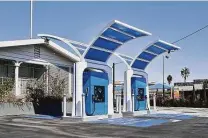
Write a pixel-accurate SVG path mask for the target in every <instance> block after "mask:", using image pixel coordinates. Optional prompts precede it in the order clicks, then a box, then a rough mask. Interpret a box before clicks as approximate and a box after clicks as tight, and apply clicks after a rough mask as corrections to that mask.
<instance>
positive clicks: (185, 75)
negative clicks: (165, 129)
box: [181, 67, 190, 82]
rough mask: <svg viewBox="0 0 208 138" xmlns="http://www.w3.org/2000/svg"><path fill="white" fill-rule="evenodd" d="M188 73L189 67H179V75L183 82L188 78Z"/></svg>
mask: <svg viewBox="0 0 208 138" xmlns="http://www.w3.org/2000/svg"><path fill="white" fill-rule="evenodd" d="M189 75H190V71H189V68H187V67H184V68H183V69H181V76H182V78H183V79H184V82H186V79H187V78H188V76H189Z"/></svg>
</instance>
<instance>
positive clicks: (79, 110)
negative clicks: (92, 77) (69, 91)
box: [75, 62, 87, 116]
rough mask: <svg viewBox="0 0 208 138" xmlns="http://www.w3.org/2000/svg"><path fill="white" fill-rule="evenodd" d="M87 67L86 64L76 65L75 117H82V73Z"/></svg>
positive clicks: (78, 63)
mask: <svg viewBox="0 0 208 138" xmlns="http://www.w3.org/2000/svg"><path fill="white" fill-rule="evenodd" d="M86 67H87V63H86V62H77V63H76V80H75V83H76V84H75V88H76V91H75V93H76V94H75V96H76V97H75V102H76V104H75V106H76V107H75V113H76V114H75V116H82V93H83V72H84V69H85V68H86Z"/></svg>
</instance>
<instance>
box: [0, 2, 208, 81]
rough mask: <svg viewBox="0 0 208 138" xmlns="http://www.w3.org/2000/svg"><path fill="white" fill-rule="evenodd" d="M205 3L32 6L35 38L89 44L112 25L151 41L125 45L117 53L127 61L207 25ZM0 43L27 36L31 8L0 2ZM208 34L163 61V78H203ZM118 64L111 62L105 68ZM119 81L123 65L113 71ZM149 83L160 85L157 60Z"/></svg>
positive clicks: (207, 60)
mask: <svg viewBox="0 0 208 138" xmlns="http://www.w3.org/2000/svg"><path fill="white" fill-rule="evenodd" d="M207 13H208V2H34V32H33V36H34V37H36V36H37V34H38V33H48V34H54V35H58V36H62V37H65V38H69V39H72V40H76V41H81V42H84V43H89V42H90V41H91V40H92V39H93V38H94V37H95V36H96V35H97V34H98V33H99V31H100V30H101V29H102V28H103V27H105V25H106V24H107V23H109V22H110V21H112V20H114V19H116V20H120V21H122V22H125V23H128V24H130V25H133V26H135V27H138V28H140V29H143V30H145V31H148V32H151V33H152V34H153V35H152V36H149V37H143V38H139V39H136V40H133V41H131V42H128V43H127V44H125V45H124V46H123V47H121V48H119V49H118V52H120V53H124V54H128V55H130V56H132V57H134V56H136V55H137V54H138V53H139V52H141V51H142V49H144V48H145V47H146V45H147V44H149V43H150V42H151V41H154V40H157V39H162V40H165V41H168V42H173V41H175V40H178V39H180V38H181V37H183V36H185V35H187V34H189V33H191V32H193V31H195V30H197V29H199V28H201V27H203V26H205V25H207V24H208V16H207ZM0 17H1V20H0V41H4V40H14V39H27V38H29V36H30V32H29V26H30V18H29V17H30V2H0ZM207 34H208V28H207V29H205V30H203V31H201V32H200V33H198V34H196V35H194V36H192V37H190V38H188V39H186V40H183V41H181V42H179V43H177V45H178V46H180V47H181V50H180V51H177V52H175V53H173V54H171V58H170V59H168V60H166V61H165V77H167V75H168V74H171V75H172V76H173V81H174V82H175V81H183V79H182V78H181V76H180V70H181V69H182V68H183V67H188V68H189V69H190V72H191V74H190V77H189V78H188V81H192V80H193V79H196V78H208V35H207ZM112 62H119V60H118V59H117V58H115V57H112V58H111V60H110V62H109V64H111V63H112ZM116 68H117V69H116V79H117V80H123V71H124V70H125V66H124V65H123V64H118V65H116ZM146 71H147V72H148V73H149V81H156V82H161V81H162V56H160V57H157V58H156V59H155V60H153V62H152V63H151V64H150V65H149V66H148V68H147V70H146Z"/></svg>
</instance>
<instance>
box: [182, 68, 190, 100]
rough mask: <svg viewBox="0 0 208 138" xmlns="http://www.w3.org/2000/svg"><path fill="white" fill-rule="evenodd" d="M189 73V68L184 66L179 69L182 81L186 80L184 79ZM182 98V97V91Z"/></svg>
mask: <svg viewBox="0 0 208 138" xmlns="http://www.w3.org/2000/svg"><path fill="white" fill-rule="evenodd" d="M189 75H190V71H189V68H187V67H184V68H183V69H181V76H182V78H183V79H184V82H186V79H187V78H188V76H189ZM182 98H183V99H184V92H183V97H182Z"/></svg>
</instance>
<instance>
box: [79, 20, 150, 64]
mask: <svg viewBox="0 0 208 138" xmlns="http://www.w3.org/2000/svg"><path fill="white" fill-rule="evenodd" d="M148 35H151V34H150V33H148V32H145V31H143V30H140V29H138V28H135V27H133V26H130V25H127V24H125V23H122V22H119V21H117V20H115V21H113V22H112V23H110V24H109V25H108V26H107V27H106V28H104V30H103V31H102V32H101V33H100V34H99V35H98V36H97V38H96V39H95V40H94V41H93V42H92V43H91V44H90V46H89V48H88V49H87V50H86V52H85V54H84V55H83V56H84V58H85V59H90V60H95V61H101V62H106V61H107V60H108V58H109V57H110V56H111V54H113V52H114V51H115V50H116V49H117V48H119V47H120V46H121V45H123V44H124V43H126V42H128V41H130V40H133V39H135V38H138V37H142V36H148Z"/></svg>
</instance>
